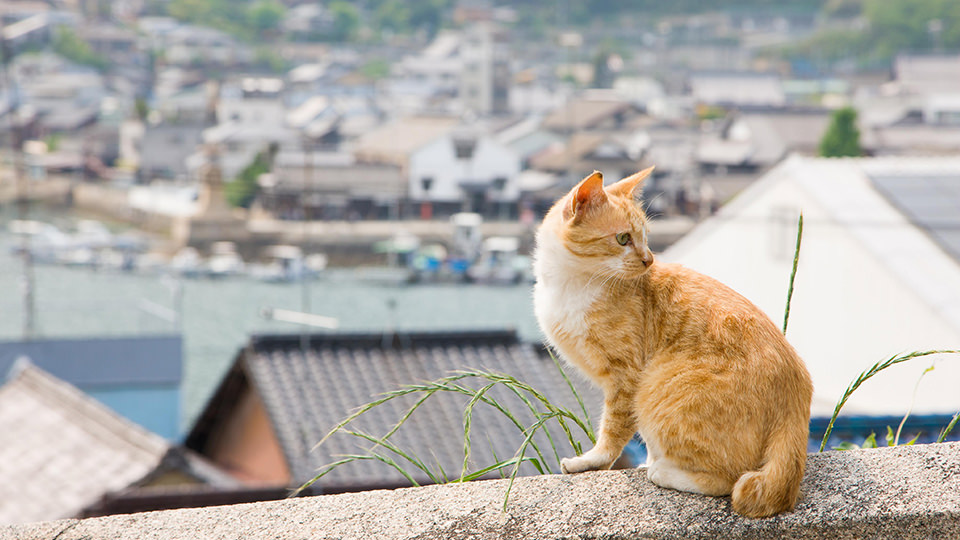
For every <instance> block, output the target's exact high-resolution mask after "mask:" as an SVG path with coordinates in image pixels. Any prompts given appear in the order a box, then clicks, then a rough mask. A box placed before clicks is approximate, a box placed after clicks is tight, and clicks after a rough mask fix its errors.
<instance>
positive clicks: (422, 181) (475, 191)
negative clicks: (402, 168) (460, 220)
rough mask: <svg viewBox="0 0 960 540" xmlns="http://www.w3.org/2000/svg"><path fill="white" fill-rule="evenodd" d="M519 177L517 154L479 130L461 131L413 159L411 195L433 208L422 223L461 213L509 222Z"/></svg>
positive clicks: (429, 144)
mask: <svg viewBox="0 0 960 540" xmlns="http://www.w3.org/2000/svg"><path fill="white" fill-rule="evenodd" d="M519 174H520V157H519V156H518V155H517V154H516V153H515V152H514V151H513V150H511V149H510V148H509V147H507V146H506V145H503V144H501V143H499V142H498V141H497V140H496V139H495V138H494V137H493V136H491V135H489V134H487V133H485V132H483V131H481V130H480V129H478V128H474V127H460V128H458V129H456V130H454V131H452V132H449V133H447V134H445V135H443V136H441V137H438V138H436V139H434V140H433V141H432V142H429V143H427V144H426V145H424V146H423V147H421V148H419V149H417V150H416V151H415V152H413V153H412V154H411V155H410V162H409V173H408V178H409V181H410V183H409V186H408V187H409V191H408V192H409V197H410V199H411V200H412V201H415V202H419V203H421V204H429V205H430V206H429V210H427V208H428V207H426V206H425V207H423V208H424V212H428V214H427V215H424V214H421V215H422V217H430V216H432V215H433V213H434V212H436V213H437V214H440V215H452V214H455V213H457V212H461V211H463V212H476V213H480V214H486V215H490V216H500V217H504V216H506V215H509V214H514V213H515V211H516V203H517V200H518V198H519V196H520V189H519V186H518V183H517V176H518V175H519Z"/></svg>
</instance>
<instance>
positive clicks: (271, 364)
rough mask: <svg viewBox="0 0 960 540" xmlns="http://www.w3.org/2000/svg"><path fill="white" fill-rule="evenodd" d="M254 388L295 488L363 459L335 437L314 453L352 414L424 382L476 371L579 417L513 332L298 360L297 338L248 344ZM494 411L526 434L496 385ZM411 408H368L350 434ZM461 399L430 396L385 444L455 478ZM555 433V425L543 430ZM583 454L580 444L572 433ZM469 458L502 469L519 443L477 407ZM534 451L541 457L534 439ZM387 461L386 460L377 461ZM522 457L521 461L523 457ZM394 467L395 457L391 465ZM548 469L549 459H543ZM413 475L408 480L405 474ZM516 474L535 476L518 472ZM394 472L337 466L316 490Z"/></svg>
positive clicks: (339, 348)
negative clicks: (328, 467)
mask: <svg viewBox="0 0 960 540" xmlns="http://www.w3.org/2000/svg"><path fill="white" fill-rule="evenodd" d="M241 361H243V362H245V365H246V371H247V373H248V374H249V376H250V378H251V379H252V383H253V385H254V387H255V388H256V389H257V390H258V392H259V393H260V395H261V397H262V399H263V402H264V403H265V405H266V408H267V411H268V414H269V416H270V418H271V420H272V423H273V425H274V427H275V431H276V434H277V436H278V438H279V440H280V444H281V446H282V447H283V451H284V453H285V455H286V457H287V461H288V463H289V465H290V469H291V472H292V474H293V477H294V481H295V482H296V483H298V484H299V483H302V482H303V481H305V480H308V479H310V478H312V477H313V476H314V474H316V470H317V468H318V467H320V466H322V465H324V464H327V463H330V462H333V461H335V460H336V459H338V456H340V455H343V454H352V453H358V452H359V453H363V450H364V449H366V448H369V447H370V446H371V444H370V443H367V442H365V441H362V440H360V439H357V438H355V437H351V436H348V435H343V434H338V435H335V436H333V437H331V438H330V439H329V440H328V441H327V442H326V443H324V444H323V445H322V446H320V447H319V448H316V449H314V446H315V445H316V443H317V442H318V441H320V439H321V438H322V437H323V435H324V434H325V433H327V431H328V430H329V429H331V428H332V427H333V426H334V425H336V424H337V423H338V422H339V421H340V420H341V419H343V418H344V417H345V416H346V415H347V414H348V413H349V412H351V411H353V410H354V409H355V408H356V407H358V406H360V405H362V404H364V403H367V402H369V401H371V400H373V399H375V397H376V396H377V395H378V394H381V393H383V392H387V391H390V390H394V389H396V388H398V387H400V386H401V385H406V384H416V383H421V382H425V381H432V380H436V379H439V378H441V377H444V376H447V375H449V374H451V372H453V371H455V370H463V369H471V368H474V369H484V370H487V371H493V372H499V373H504V374H509V375H512V376H514V377H516V378H517V379H519V380H521V381H524V382H526V383H528V384H530V385H531V386H533V387H534V388H536V389H538V390H539V391H541V392H543V393H544V394H545V395H546V396H548V397H549V399H550V400H552V401H554V402H555V403H558V404H561V405H562V406H564V407H566V408H568V409H570V410H572V411H579V407H578V405H577V402H576V400H575V398H574V397H573V395H572V393H571V392H570V390H569V388H568V387H567V384H566V382H565V381H564V380H563V378H562V376H561V375H560V372H559V371H558V370H557V369H556V367H555V366H554V363H553V360H552V359H551V358H550V357H549V356H548V355H547V354H546V353H545V352H544V351H543V350H542V349H541V348H540V347H539V346H535V345H533V344H526V343H521V342H519V341H518V340H517V338H516V334H515V333H513V332H468V333H439V334H438V333H433V334H427V333H424V334H405V335H388V336H387V337H386V339H384V336H383V335H324V336H313V337H312V338H311V343H310V347H309V350H308V351H307V353H306V354H305V355H304V354H303V351H302V350H301V348H300V340H299V338H298V337H292V336H291V337H259V338H254V339H253V340H252V342H251V346H250V347H249V348H248V349H247V353H246V354H244V355H242V356H241ZM571 376H572V380H574V381H575V382H576V384H577V386H578V387H579V389H580V391H581V393H582V395H584V397H585V399H587V401H588V403H589V404H590V405H589V406H590V407H591V409H592V412H595V411H598V410H599V409H598V406H597V405H598V403H599V401H598V395H599V394H598V393H597V392H596V391H595V390H593V389H591V388H588V387H587V385H586V384H583V382H582V380H581V379H580V377H579V376H578V375H576V374H573V373H571ZM461 382H462V384H464V385H465V386H470V387H473V388H479V387H482V386H483V385H484V384H486V381H477V380H464V381H461ZM487 395H488V396H489V397H491V398H493V399H496V400H497V401H499V402H500V403H502V404H504V405H505V406H506V407H508V408H509V409H510V411H512V412H513V413H514V414H515V415H516V418H517V419H518V420H519V422H520V423H521V424H522V425H523V426H524V427H527V426H529V425H531V424H533V423H534V422H535V418H534V417H533V415H532V414H531V413H530V411H529V409H527V408H526V405H524V404H523V402H522V401H520V400H519V399H518V398H517V397H516V396H515V395H513V394H512V393H511V392H510V390H508V389H507V388H504V387H503V386H500V385H498V386H497V387H495V388H493V389H491V390H490V391H489V393H488V394H487ZM415 401H416V397H413V396H406V397H405V398H402V399H396V400H393V401H391V402H388V403H387V404H385V405H383V406H380V407H377V408H376V409H374V410H372V411H371V412H369V413H367V414H366V415H364V416H363V417H361V418H360V419H358V420H357V421H356V422H355V424H354V428H355V429H359V430H362V431H364V432H368V433H371V434H374V435H378V436H380V435H383V434H385V433H386V432H387V431H389V429H390V428H391V427H392V426H393V425H394V423H395V422H396V421H397V420H398V419H399V418H400V417H401V416H402V415H403V414H404V412H405V411H406V410H407V409H408V408H409V407H410V406H411V404H413V403H414V402H415ZM467 402H468V398H466V397H463V396H458V395H454V394H450V393H438V394H436V395H434V396H433V397H432V398H430V399H429V400H427V402H426V403H424V405H423V406H422V407H421V408H420V409H418V410H417V411H416V412H415V413H414V414H413V415H412V416H411V417H410V419H409V420H408V421H407V422H406V423H405V424H404V425H403V427H401V428H400V430H399V431H397V433H396V434H394V435H393V436H392V437H391V439H390V440H391V442H393V443H394V444H396V445H397V446H399V447H400V448H402V449H404V450H405V451H408V452H410V453H411V454H415V455H416V456H418V457H419V458H421V459H422V460H423V461H424V462H425V463H426V464H427V466H429V467H430V468H431V469H432V470H435V471H437V470H438V469H439V466H438V464H439V465H442V467H443V470H444V471H445V472H446V474H447V475H448V476H450V477H456V476H459V474H460V470H461V465H462V461H463V410H464V407H465V405H466V404H467ZM552 425H553V426H555V424H552ZM573 431H574V432H575V434H576V435H577V438H578V439H579V440H580V441H581V443H582V444H583V445H584V450H586V449H588V448H589V443H588V441H587V438H586V437H585V436H583V435H582V433H581V432H580V431H579V429H577V428H575V427H574V428H573ZM550 432H551V434H552V435H553V437H554V439H555V440H556V441H557V448H558V450H559V453H560V456H561V457H563V456H570V455H573V450H572V449H570V447H569V444H568V443H566V442H565V441H562V440H561V438H563V434H562V432H561V431H560V430H559V428H556V427H552V428H551V430H550ZM471 433H472V440H473V451H472V460H471V467H470V470H471V471H472V470H476V469H479V468H482V467H483V466H486V465H489V464H492V463H493V462H494V461H493V454H494V452H495V453H496V456H497V457H498V458H500V459H501V460H502V459H508V458H510V457H512V456H513V455H514V453H515V452H516V450H517V448H518V447H519V446H520V445H521V443H522V441H523V438H524V435H523V434H522V432H521V431H520V430H519V429H518V428H517V427H516V426H515V425H514V424H512V423H511V421H510V420H509V419H507V417H505V416H504V415H503V414H501V413H500V412H498V411H496V410H495V409H493V408H492V407H490V406H488V405H478V406H477V407H476V409H475V412H474V415H473V427H472V429H471ZM537 440H538V441H540V442H541V443H542V445H541V448H545V449H549V448H550V446H549V443H547V442H546V439H545V437H543V436H538V438H537ZM384 453H385V454H388V452H384ZM532 454H533V453H532V452H528V453H527V455H532ZM392 457H396V456H392ZM547 457H548V461H554V463H551V464H550V466H551V467H552V468H554V469H556V468H557V465H556V463H555V457H554V455H553V450H552V449H551V450H549V453H548V454H547ZM398 461H399V462H401V463H402V464H403V466H404V468H405V469H407V470H408V471H411V472H412V474H413V476H414V478H415V479H417V481H418V482H421V483H427V482H429V479H428V477H427V476H426V475H425V474H424V473H422V472H419V471H416V469H415V468H414V467H412V466H408V465H409V463H406V462H404V461H403V460H402V458H398ZM414 471H416V472H414ZM521 472H522V473H525V474H532V473H535V472H536V471H535V469H534V468H533V467H532V466H530V465H524V467H523V468H522V469H521ZM405 483H406V481H405V479H404V477H403V476H401V475H400V473H399V472H397V471H395V470H394V469H392V468H391V467H389V466H387V465H385V464H383V463H379V462H375V461H362V462H354V463H350V464H346V465H343V466H341V467H339V468H337V469H336V470H334V471H333V472H331V473H330V474H328V475H327V476H325V477H324V478H323V479H322V480H321V481H320V482H318V484H317V486H318V487H319V488H320V490H322V491H327V492H330V491H340V490H352V489H362V488H370V487H386V486H396V485H402V484H405Z"/></svg>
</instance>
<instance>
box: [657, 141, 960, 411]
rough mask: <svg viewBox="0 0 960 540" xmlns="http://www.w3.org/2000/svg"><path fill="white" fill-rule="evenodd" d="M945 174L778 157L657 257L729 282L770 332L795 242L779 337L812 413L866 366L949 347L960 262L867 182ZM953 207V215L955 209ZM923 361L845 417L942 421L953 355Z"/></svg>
mask: <svg viewBox="0 0 960 540" xmlns="http://www.w3.org/2000/svg"><path fill="white" fill-rule="evenodd" d="M886 174H897V175H899V176H903V175H907V176H909V175H916V176H918V177H920V176H924V175H931V174H952V175H956V176H957V178H958V181H960V157H956V158H891V159H877V158H873V159H815V158H801V157H798V156H794V157H791V158H788V159H787V160H785V161H784V162H782V163H781V164H780V165H778V166H777V167H775V168H774V169H773V170H771V171H770V172H769V173H767V174H766V175H764V177H762V178H761V179H760V180H758V181H757V182H756V183H755V184H753V185H752V186H751V187H749V188H748V189H747V190H745V191H744V192H743V193H742V194H741V195H740V196H738V197H737V198H736V199H735V200H734V201H732V202H731V203H730V204H728V205H727V206H725V207H724V208H723V209H721V211H720V212H719V213H718V214H717V215H716V216H714V217H712V218H710V219H708V220H706V221H704V222H703V223H701V224H700V225H699V226H698V227H696V228H695V229H694V231H692V232H691V233H690V234H689V235H687V236H686V237H684V238H683V239H681V240H680V241H679V242H677V243H676V244H674V246H672V247H671V248H670V249H669V250H667V251H666V252H665V253H664V254H662V255H661V259H663V260H668V261H674V262H680V263H683V264H685V265H687V266H690V267H692V268H694V269H696V270H699V271H701V272H704V273H706V274H708V275H711V276H713V277H715V278H717V279H719V280H720V281H723V282H724V283H726V284H728V285H730V286H731V287H733V288H734V289H735V290H737V291H739V292H741V293H742V294H744V296H746V297H747V298H749V299H750V300H752V301H753V302H754V303H756V304H757V305H758V306H759V307H760V308H761V309H763V310H764V311H766V312H767V313H768V314H769V315H770V316H771V317H772V318H773V319H774V321H776V322H777V324H778V325H779V324H780V323H781V322H782V318H783V309H784V304H785V300H786V289H787V283H788V279H789V274H790V267H791V263H792V255H793V247H794V242H795V235H796V219H797V215H798V214H799V212H800V211H803V212H804V217H805V225H804V238H803V249H802V252H801V256H800V268H799V272H798V275H797V286H796V290H795V294H794V297H793V306H792V309H791V315H790V327H789V331H788V333H787V337H788V339H789V340H790V341H791V343H793V345H794V347H796V348H797V350H798V352H799V353H800V355H801V356H802V357H803V358H804V360H805V361H806V363H807V365H808V367H809V369H810V372H811V375H812V376H813V379H814V387H815V394H814V405H813V414H814V415H815V416H828V415H829V414H830V413H831V412H832V410H833V406H834V404H835V403H836V401H837V399H839V398H840V396H841V394H842V392H843V390H844V389H845V388H846V387H847V385H848V384H849V383H850V382H851V381H852V380H853V378H854V377H856V376H857V375H858V374H859V373H860V372H862V371H863V370H865V369H867V368H869V367H870V366H871V365H873V364H874V363H875V362H878V361H881V360H884V359H886V358H889V357H891V356H894V355H897V354H900V353H904V352H909V351H914V350H929V349H943V348H952V349H960V263H958V261H957V260H956V259H954V258H953V257H951V256H950V255H948V254H947V252H945V251H944V250H943V249H942V248H941V246H940V245H938V244H937V243H936V242H935V241H934V240H933V239H932V238H931V236H929V235H928V234H927V232H926V231H925V230H923V229H921V228H920V227H918V226H917V225H915V224H914V223H911V221H910V220H909V219H908V218H907V217H906V216H905V215H903V214H902V213H901V212H900V211H899V210H897V208H896V207H895V206H894V205H893V204H891V202H890V201H888V200H887V199H886V198H885V197H884V196H883V195H882V194H881V193H880V192H879V191H878V190H877V189H876V187H875V185H874V183H873V180H872V178H873V177H875V176H879V175H886ZM957 211H958V212H960V208H958V209H957ZM932 362H934V360H933V359H932V358H930V359H924V360H914V361H911V362H908V363H906V364H902V365H900V366H897V367H894V368H891V369H889V370H886V371H884V372H883V373H881V374H880V375H877V376H876V377H875V378H873V379H871V380H870V381H868V382H867V383H865V384H864V385H863V386H861V388H860V389H858V390H857V392H856V393H855V394H854V395H853V397H852V398H851V399H850V401H849V402H848V404H847V406H846V408H845V413H847V414H863V415H898V414H903V413H905V412H906V411H907V410H909V409H910V408H911V406H912V407H913V412H914V414H952V413H954V412H956V411H957V410H960V392H957V390H956V389H957V385H958V383H960V356H952V357H946V356H943V357H940V359H938V360H936V371H935V372H934V373H935V374H934V375H930V376H927V377H925V378H924V379H923V381H922V383H921V385H920V387H919V388H920V389H919V391H918V393H917V395H916V397H915V398H914V396H913V388H914V384H915V383H916V381H917V380H918V379H919V378H920V377H921V374H922V372H923V370H924V369H925V368H927V367H928V366H930V365H931V363H932Z"/></svg>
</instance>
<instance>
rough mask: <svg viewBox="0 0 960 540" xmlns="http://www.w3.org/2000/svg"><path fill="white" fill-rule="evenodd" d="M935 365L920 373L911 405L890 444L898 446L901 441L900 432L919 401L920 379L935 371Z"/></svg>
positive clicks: (911, 398) (914, 387)
mask: <svg viewBox="0 0 960 540" xmlns="http://www.w3.org/2000/svg"><path fill="white" fill-rule="evenodd" d="M933 367H934V366H933V365H931V366H930V367H928V368H927V369H925V370H923V373H921V374H920V377H918V378H917V383H916V384H914V385H913V394H912V395H911V396H910V406H909V407H907V413H906V414H904V415H903V418H902V419H900V425H899V426H897V434H896V435H895V436H894V437H893V444H891V445H889V446H897V445H898V444H899V443H900V433H901V432H902V431H903V425H904V424H906V423H907V418H910V413H912V412H913V405H914V403H916V401H917V391H918V390H920V381H922V380H923V377H924V375H926V374H927V373H930V372H931V371H933Z"/></svg>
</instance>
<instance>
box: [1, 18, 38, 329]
mask: <svg viewBox="0 0 960 540" xmlns="http://www.w3.org/2000/svg"><path fill="white" fill-rule="evenodd" d="M0 55H2V57H3V58H2V61H3V74H4V79H5V80H6V86H7V102H8V105H9V107H8V110H7V115H8V117H9V118H10V150H11V152H12V154H13V163H12V168H13V180H14V184H15V185H16V201H17V219H19V220H20V221H26V219H27V218H28V217H29V214H30V198H29V193H28V189H29V185H28V184H27V179H26V178H24V176H23V174H22V171H21V169H22V168H23V126H21V125H20V122H19V121H18V118H17V117H18V115H19V111H20V90H19V88H18V87H17V83H16V81H15V80H14V77H13V71H12V70H11V69H10V63H11V62H12V61H13V55H14V50H13V44H12V43H11V42H10V40H8V39H7V36H6V28H3V29H2V33H0ZM20 254H21V256H22V257H23V283H22V288H21V291H22V294H23V339H25V340H30V339H33V338H34V335H35V333H36V326H35V304H36V302H35V300H34V294H33V293H34V279H33V252H32V251H31V246H30V235H29V234H22V235H21V236H20Z"/></svg>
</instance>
